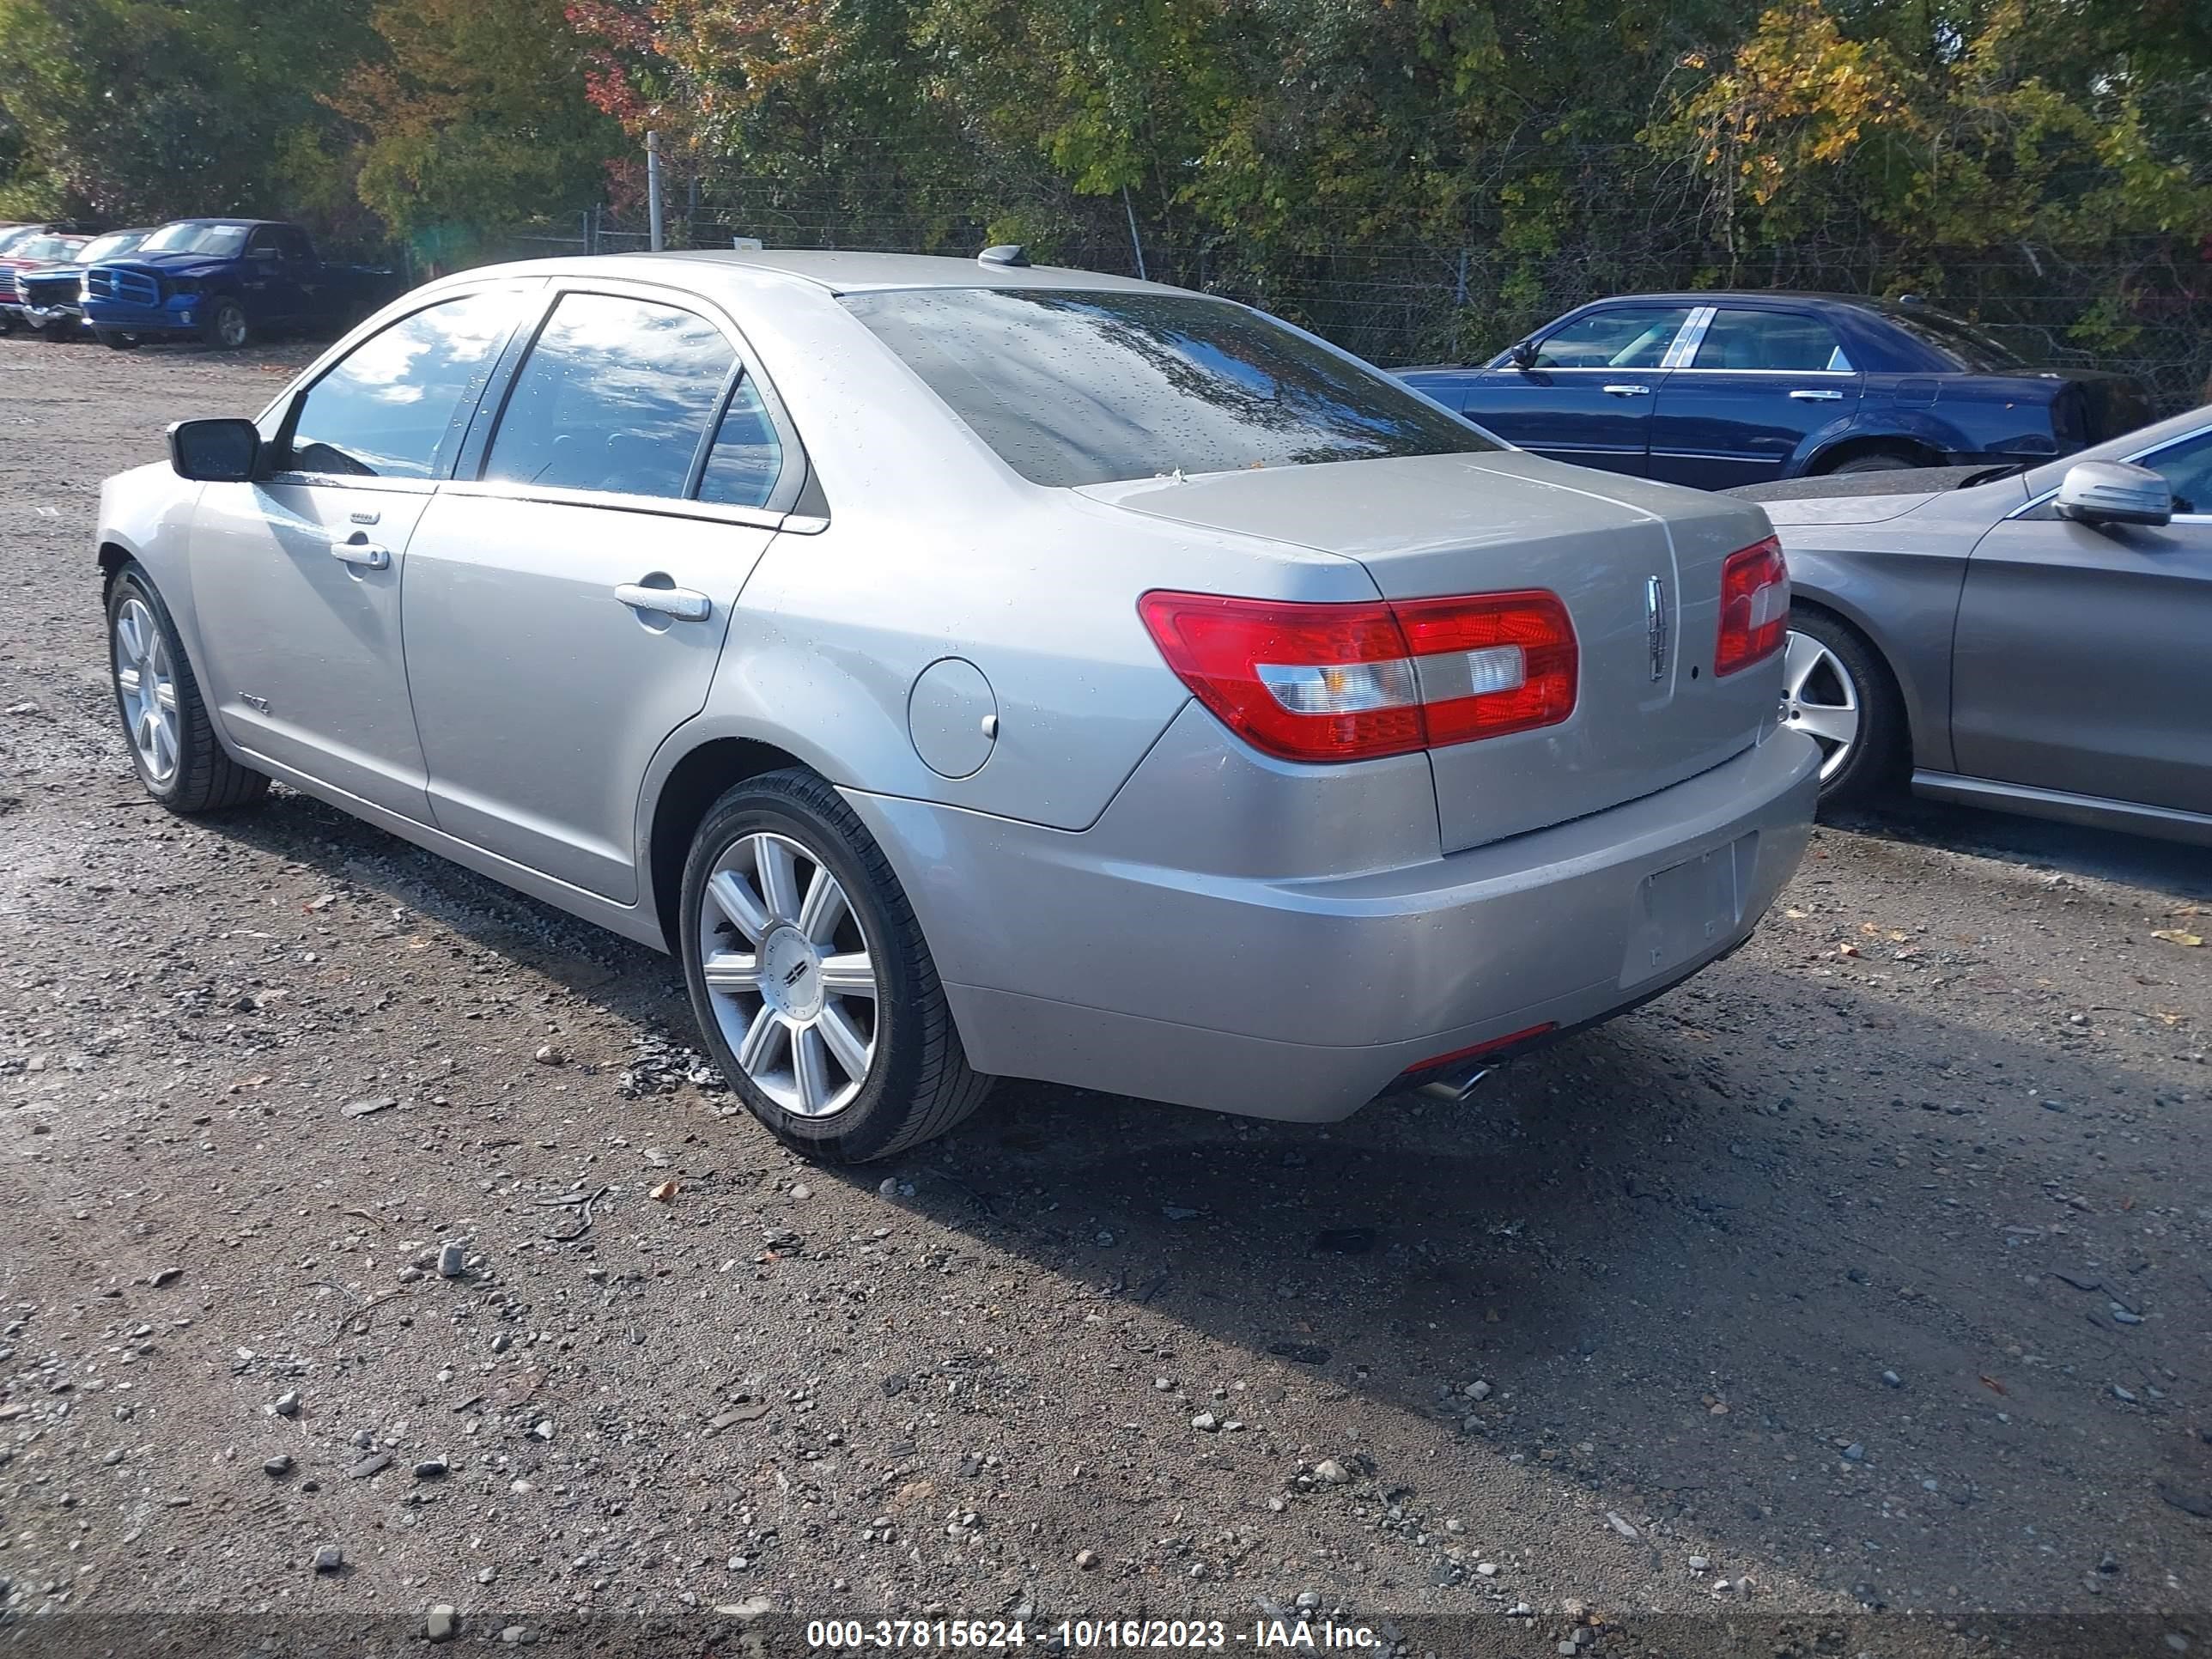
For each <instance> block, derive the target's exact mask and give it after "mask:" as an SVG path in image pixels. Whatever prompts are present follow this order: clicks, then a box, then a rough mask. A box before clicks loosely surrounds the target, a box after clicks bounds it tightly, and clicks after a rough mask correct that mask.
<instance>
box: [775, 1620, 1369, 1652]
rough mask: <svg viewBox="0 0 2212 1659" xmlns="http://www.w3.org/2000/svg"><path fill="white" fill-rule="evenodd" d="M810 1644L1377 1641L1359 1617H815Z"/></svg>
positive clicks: (1132, 1648)
mask: <svg viewBox="0 0 2212 1659" xmlns="http://www.w3.org/2000/svg"><path fill="white" fill-rule="evenodd" d="M806 1642H807V1645H808V1646H809V1647H811V1648H817V1649H819V1648H828V1649H833V1650H834V1649H846V1648H849V1649H863V1650H865V1649H871V1648H872V1649H890V1650H897V1649H905V1650H914V1651H937V1652H942V1651H951V1650H961V1649H966V1650H976V1649H981V1650H986V1651H987V1650H993V1649H998V1650H1005V1649H1009V1648H1025V1647H1028V1646H1030V1644H1032V1643H1034V1644H1036V1645H1037V1646H1038V1647H1039V1648H1041V1649H1042V1650H1045V1651H1047V1652H1062V1653H1092V1652H1101V1651H1108V1650H1110V1651H1115V1652H1125V1653H1137V1652H1159V1653H1175V1652H1191V1653H1205V1652H1221V1651H1224V1650H1228V1649H1231V1648H1232V1647H1237V1648H1245V1649H1249V1650H1256V1651H1262V1652H1264V1651H1268V1650H1278V1651H1282V1652H1291V1653H1297V1652H1305V1653H1328V1652H1338V1653H1353V1652H1358V1651H1361V1650H1366V1649H1371V1648H1375V1647H1377V1646H1379V1645H1380V1639H1379V1638H1377V1637H1376V1633H1375V1632H1374V1631H1373V1630H1371V1629H1370V1628H1369V1627H1368V1626H1364V1625H1340V1624H1337V1623H1335V1622H1334V1620H1306V1619H1255V1620H1253V1621H1252V1622H1251V1624H1250V1625H1249V1626H1248V1627H1241V1628H1240V1627H1235V1626H1231V1625H1230V1624H1229V1623H1227V1621H1225V1620H1219V1619H1062V1620H1059V1621H1057V1622H1056V1623H1053V1624H1049V1625H1036V1626H1031V1625H1030V1624H1028V1623H1027V1622H1026V1621H1024V1620H1004V1619H877V1620H860V1619H816V1620H809V1621H808V1623H807V1626H806Z"/></svg>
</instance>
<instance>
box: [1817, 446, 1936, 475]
mask: <svg viewBox="0 0 2212 1659" xmlns="http://www.w3.org/2000/svg"><path fill="white" fill-rule="evenodd" d="M1926 465H1928V463H1927V462H1926V461H1924V460H1923V459H1921V458H1920V457H1919V456H1917V455H1908V454H1906V453H1905V452H1904V451H1903V450H1901V449H1872V450H1869V451H1868V452H1867V453H1865V454H1863V455H1854V456H1852V457H1851V458H1850V459H1849V460H1848V461H1844V462H1842V463H1840V464H1839V465H1835V466H1832V467H1830V468H1829V469H1828V476H1829V477H1835V478H1841V477H1848V476H1849V475H1850V474H1851V473H1854V472H1904V471H1908V470H1910V469H1911V468H1913V467H1916V466H1926Z"/></svg>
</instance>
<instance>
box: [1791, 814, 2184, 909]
mask: <svg viewBox="0 0 2212 1659" xmlns="http://www.w3.org/2000/svg"><path fill="white" fill-rule="evenodd" d="M1833 821H1834V823H1836V824H1837V826H1838V828H1841V829H1851V830H1856V831H1857V832H1859V833H1860V834H1863V835H1869V836H1881V837H1882V838H1885V839H1887V840H1893V841H1900V842H1911V843H1913V844H1916V845H1921V846H1929V847H1939V848H1944V849H1946V850H1948V851H1950V852H1954V853H1967V854H1974V855H1976V856H1978V857H1982V858H1992V859H2002V860H2005V861H2007V862H2008V863H2016V864H2021V865H2024V866H2027V868H2028V869H2030V870H2034V871H2040V872H2063V873H2064V874H2067V875H2070V876H2084V877H2089V878H2094V879H2097V880H2100V881H2117V882H2124V883H2127V884H2130V885H2132V886H2136V887H2144V888H2148V889H2150V890H2153V891H2154V892H2160V893H2166V894H2168V895H2170V896H2172V897H2175V898H2180V899H2212V850H2208V849H2206V848H2202V847H2193V846H2191V845H2189V844H2187V843H2186V842H2172V841H2160V840H2157V839H2155V838H2154V837H2152V836H2136V835H2130V834H2127V833H2125V832H2124V831H2121V830H2117V829H2088V828H2085V827H2082V826H2081V825H2077V824H2071V823H2057V822H2054V821H2053V820H2051V819H2047V818H2031V817H2021V815H2020V814H2018V813H2015V812H1994V811H1987V810H1984V809H1983V808H1981V807H1975V806H1958V805H1952V804H1951V803H1950V802H1948V801H1937V800H1921V799H1916V798H1913V797H1911V796H1899V797H1898V798H1897V799H1893V800H1890V801H1887V802H1884V803H1883V804H1882V805H1879V806H1875V807H1870V808H1867V809H1864V810H1859V811H1849V812H1844V813H1838V814H1837V815H1836V816H1835V817H1834V820H1833Z"/></svg>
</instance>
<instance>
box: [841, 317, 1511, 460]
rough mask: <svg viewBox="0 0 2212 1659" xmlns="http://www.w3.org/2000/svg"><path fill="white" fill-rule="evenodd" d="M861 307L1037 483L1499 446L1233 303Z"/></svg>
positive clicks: (880, 333)
mask: <svg viewBox="0 0 2212 1659" xmlns="http://www.w3.org/2000/svg"><path fill="white" fill-rule="evenodd" d="M845 303H846V305H847V306H848V307H850V308H851V309H852V311H853V313H854V315H855V316H857V317H858V318H859V319H860V320H861V321H862V322H863V323H865V324H866V325H867V326H868V327H869V328H870V329H871V330H872V331H874V333H875V335H876V337H878V339H880V340H882V341H883V342H884V344H885V345H887V346H889V347H890V349H892V350H893V351H894V352H896V353H897V354H898V356H900V357H901V358H902V359H903V360H904V362H906V364H907V366H908V368H912V369H913V370H914V371H915V374H919V375H921V378H922V379H923V380H925V381H927V383H928V384H929V386H930V389H931V390H932V391H933V392H936V393H937V395H938V396H939V397H940V398H943V399H944V400H945V403H946V404H949V405H950V406H951V410H952V411H953V413H954V414H956V415H957V416H959V417H960V418H961V419H962V420H963V421H964V422H967V423H968V425H969V426H970V427H972V428H974V429H975V433H976V435H978V436H980V437H981V439H982V440H983V441H984V442H986V443H987V444H989V445H990V446H991V447H992V448H993V449H994V450H996V451H997V452H998V453H999V455H1000V459H1003V460H1004V461H1005V462H1006V464H1007V465H1009V466H1011V467H1012V468H1013V469H1014V470H1015V471H1017V472H1019V473H1020V474H1021V475H1022V476H1023V477H1025V478H1027V479H1029V480H1030V482H1031V483H1041V484H1062V485H1065V484H1094V483H1113V482H1115V481H1117V480H1120V479H1125V478H1150V477H1158V476H1160V475H1163V474H1167V473H1172V472H1176V471H1182V472H1185V473H1200V472H1231V471H1243V470H1245V469H1248V468H1251V467H1263V466H1304V465H1313V464H1314V463H1316V462H1322V461H1355V460H1366V459H1372V458H1375V457H1378V456H1386V455H1443V454H1455V453H1468V452H1471V451H1479V450H1489V449H1495V448H1497V447H1498V446H1497V445H1496V444H1494V443H1492V442H1491V441H1489V440H1487V439H1486V438H1485V437H1484V436H1483V435H1481V434H1480V432H1477V431H1476V430H1474V428H1472V427H1469V426H1468V425H1466V424H1464V423H1462V422H1460V421H1457V420H1455V419H1454V418H1453V417H1452V416H1449V415H1447V414H1445V413H1443V411H1442V410H1439V409H1437V408H1436V407H1435V406H1434V405H1433V404H1429V403H1426V402H1425V401H1423V400H1422V399H1421V398H1417V397H1415V396H1414V395H1413V393H1412V392H1408V391H1407V389H1406V388H1405V387H1404V386H1401V385H1399V384H1398V382H1397V381H1395V380H1390V379H1389V378H1388V377H1387V376H1385V375H1384V374H1382V373H1381V371H1379V370H1376V369H1372V368H1368V367H1367V366H1366V365H1365V364H1364V363H1359V362H1353V361H1352V360H1350V359H1347V358H1344V357H1340V356H1337V355H1336V354H1335V353H1334V352H1333V351H1330V350H1328V349H1327V348H1326V347H1323V346H1322V345H1319V344H1317V343H1315V342H1313V341H1311V340H1309V339H1307V338H1305V337H1304V336H1303V335H1300V334H1297V333H1296V332H1294V331H1291V330H1290V329H1288V328H1285V326H1283V325H1281V324H1279V323H1277V322H1274V321H1273V320H1271V319H1268V318H1267V317H1263V316H1261V314H1260V313H1257V312H1255V311H1248V310H1246V309H1245V308H1244V307H1242V306H1237V305H1231V304H1230V303H1228V302H1227V301H1220V300H1208V299H1204V298H1201V297H1199V296H1197V295H1176V294H1147V293H1142V292H1133V293H1125V292H1115V291H1113V290H1098V289H981V288H972V289H963V288H954V289H899V290H896V291H894V292H888V293H880V294H857V295H847V296H846V298H845Z"/></svg>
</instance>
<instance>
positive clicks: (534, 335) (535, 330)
mask: <svg viewBox="0 0 2212 1659" xmlns="http://www.w3.org/2000/svg"><path fill="white" fill-rule="evenodd" d="M571 294H595V295H603V296H605V297H606V298H609V299H617V300H634V301H639V302H641V303H643V304H647V305H665V306H669V307H673V308H674V309H676V310H678V311H682V312H684V313H688V314H690V315H691V316H694V317H696V318H698V319H700V320H701V321H702V322H704V323H706V324H707V325H708V326H709V327H711V328H713V329H714V330H715V331H717V332H719V333H720V335H721V336H722V337H723V338H724V339H725V340H726V341H727V342H728V343H729V345H730V348H731V349H732V352H733V353H734V354H735V355H736V357H737V362H736V363H735V365H734V366H733V367H732V370H731V372H730V374H729V375H728V376H727V377H726V379H725V380H724V381H723V383H722V387H721V391H720V393H719V394H718V395H717V398H716V401H715V403H714V418H713V419H712V420H711V421H709V422H708V427H707V431H706V435H705V436H704V437H703V438H702V440H701V441H700V447H699V448H698V449H697V450H696V452H695V453H693V455H692V457H691V469H690V472H689V474H687V482H686V484H685V488H684V495H683V496H682V497H676V496H667V495H623V494H621V493H619V492H617V491H614V490H582V489H574V490H572V489H546V488H540V487H538V486H534V485H527V484H520V485H513V486H512V487H508V486H506V485H505V484H504V483H503V481H501V480H499V479H495V478H486V477H484V476H483V470H484V467H485V466H486V465H488V464H489V460H490V458H491V447H492V445H493V444H494V443H495V442H496V441H497V440H498V437H499V428H500V422H501V421H503V420H504V419H505V418H506V416H507V401H508V399H509V398H511V397H512V396H513V392H514V387H515V385H516V383H517V381H518V380H520V377H521V374H522V368H523V365H524V364H525V363H526V362H528V361H529V357H530V353H531V351H532V349H535V348H536V346H537V343H538V337H539V336H540V335H542V334H543V333H544V331H545V327H546V325H547V324H548V323H550V321H551V320H552V317H553V313H554V312H555V311H556V309H557V308H558V307H559V306H560V303H561V301H562V299H564V298H565V297H567V296H568V295H571ZM746 380H750V381H751V382H752V386H753V391H754V392H755V394H756V395H757V396H758V398H760V401H761V407H762V409H763V411H764V412H765V413H766V415H767V416H768V421H769V425H770V426H771V427H773V428H775V435H776V441H777V442H778V443H780V444H781V445H782V446H783V470H782V471H781V472H780V473H778V474H777V476H776V481H775V489H773V490H771V491H770V492H769V498H768V500H767V501H766V502H764V503H763V505H761V506H759V507H737V506H735V505H733V504H732V503H728V502H718V501H695V500H693V499H691V498H692V497H693V496H695V495H696V494H697V493H698V489H699V483H700V480H701V479H702V478H703V477H705V475H706V470H707V464H708V460H709V459H711V458H712V456H713V453H714V438H715V435H716V434H717V433H719V432H720V429H721V421H722V416H723V414H724V412H725V411H726V410H727V409H728V407H729V399H730V398H731V397H732V395H733V394H734V393H735V392H736V391H737V389H738V386H740V385H742V384H743V383H744V381H746ZM479 408H480V410H484V411H488V412H489V416H490V418H489V420H488V421H487V422H485V423H484V428H483V436H482V437H481V438H478V437H477V434H476V430H475V428H474V426H473V425H471V429H470V432H469V435H468V436H467V438H465V440H464V441H463V443H462V446H461V449H460V453H459V454H458V455H457V457H456V463H457V465H456V470H455V471H454V472H453V474H452V475H451V477H450V480H449V481H450V482H451V483H453V484H454V485H455V486H457V487H459V489H461V490H462V492H463V493H466V494H470V495H477V494H483V495H500V496H503V497H506V498H507V499H510V500H515V501H569V502H574V503H577V504H579V505H583V506H592V505H599V506H608V507H625V508H628V509H629V510H632V511H655V512H665V511H667V510H669V509H671V508H683V507H696V508H697V509H699V515H700V516H703V517H707V518H713V519H732V520H734V521H735V522H738V523H740V524H753V523H766V524H771V525H773V524H778V523H781V522H782V520H784V518H785V517H786V515H787V514H788V513H791V512H792V511H793V508H794V507H796V505H797V503H798V502H799V499H800V497H801V496H802V495H804V494H805V487H806V484H807V483H808V481H809V480H810V479H811V477H812V476H813V474H812V466H811V462H810V461H809V460H808V459H807V454H806V446H805V443H804V442H803V441H800V439H799V434H798V431H797V428H795V427H794V426H793V424H792V421H791V416H790V412H789V410H787V408H786V407H785V404H784V402H783V400H782V398H780V397H778V396H777V395H776V390H775V382H774V381H773V380H769V378H768V376H767V375H766V374H763V372H762V370H761V367H760V356H759V354H758V353H757V352H756V351H754V350H753V349H752V346H751V344H750V343H749V342H748V341H747V340H746V338H745V337H744V330H743V329H741V328H739V327H738V324H737V319H735V318H733V317H732V316H731V315H730V314H729V313H727V312H726V311H725V310H724V309H723V308H722V307H720V305H718V304H716V303H715V302H714V301H713V300H712V299H710V298H708V296H706V295H700V294H694V293H692V292H691V291H690V289H679V288H670V287H665V286H664V285H662V284H660V283H643V282H630V281H625V280H623V279H620V278H616V279H612V280H605V279H600V278H597V277H592V276H568V277H558V276H556V277H555V278H554V279H553V280H552V281H551V282H550V283H548V284H547V285H546V289H545V295H544V306H543V307H542V308H541V309H540V310H539V312H538V314H537V316H536V317H534V318H532V319H529V320H528V322H527V325H526V326H520V327H518V328H517V329H516V331H515V333H514V335H513V337H511V338H510V340H509V342H508V347H507V350H505V351H503V352H502V353H501V356H500V360H499V364H498V367H497V369H496V370H495V374H494V375H493V377H492V379H491V380H490V381H489V383H488V384H487V386H486V387H485V389H484V391H483V393H482V394H481V396H480V398H479ZM679 516H684V515H679Z"/></svg>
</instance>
